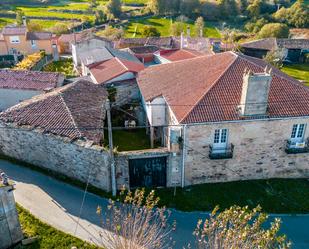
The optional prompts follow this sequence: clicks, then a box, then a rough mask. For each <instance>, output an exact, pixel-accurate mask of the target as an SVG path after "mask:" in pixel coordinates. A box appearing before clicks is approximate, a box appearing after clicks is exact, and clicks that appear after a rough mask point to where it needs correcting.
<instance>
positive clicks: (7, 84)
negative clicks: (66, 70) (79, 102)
mask: <svg viewBox="0 0 309 249" xmlns="http://www.w3.org/2000/svg"><path fill="white" fill-rule="evenodd" d="M63 82H64V76H63V75H62V74H59V73H47V72H36V71H17V70H0V112H1V111H3V110H5V109H7V108H9V107H11V106H13V105H16V104H18V103H19V102H21V101H23V100H26V99H30V98H32V97H33V96H36V95H39V94H41V93H45V92H48V91H51V90H53V89H55V88H57V87H60V86H62V85H63Z"/></svg>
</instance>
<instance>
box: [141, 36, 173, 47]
mask: <svg viewBox="0 0 309 249" xmlns="http://www.w3.org/2000/svg"><path fill="white" fill-rule="evenodd" d="M145 45H150V46H158V47H160V48H172V47H173V37H148V38H147V41H146V43H145Z"/></svg>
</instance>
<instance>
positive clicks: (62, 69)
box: [43, 59, 77, 78]
mask: <svg viewBox="0 0 309 249" xmlns="http://www.w3.org/2000/svg"><path fill="white" fill-rule="evenodd" d="M43 71H44V72H57V73H62V74H64V75H65V76H66V78H73V77H76V76H77V73H76V72H75V70H74V66H73V60H72V59H61V60H60V61H54V62H51V63H49V64H47V65H46V66H44V67H43Z"/></svg>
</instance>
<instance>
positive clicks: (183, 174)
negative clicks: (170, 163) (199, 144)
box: [181, 124, 187, 188]
mask: <svg viewBox="0 0 309 249" xmlns="http://www.w3.org/2000/svg"><path fill="white" fill-rule="evenodd" d="M182 129H183V136H182V137H183V141H182V143H183V145H182V167H181V187H182V188H184V186H185V159H186V157H185V153H186V146H185V145H186V130H187V125H186V124H185V125H184V126H183V128H182Z"/></svg>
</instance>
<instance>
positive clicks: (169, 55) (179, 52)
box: [154, 49, 205, 64]
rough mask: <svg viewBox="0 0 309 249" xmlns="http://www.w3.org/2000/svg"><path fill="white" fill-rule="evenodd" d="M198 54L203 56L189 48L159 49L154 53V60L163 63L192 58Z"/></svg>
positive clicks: (202, 54)
mask: <svg viewBox="0 0 309 249" xmlns="http://www.w3.org/2000/svg"><path fill="white" fill-rule="evenodd" d="M199 56H205V54H204V53H202V52H198V51H195V50H189V49H173V50H160V51H158V52H156V53H155V54H154V61H155V62H156V63H157V64H165V63H171V62H175V61H182V60H187V59H192V58H196V57H199Z"/></svg>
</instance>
